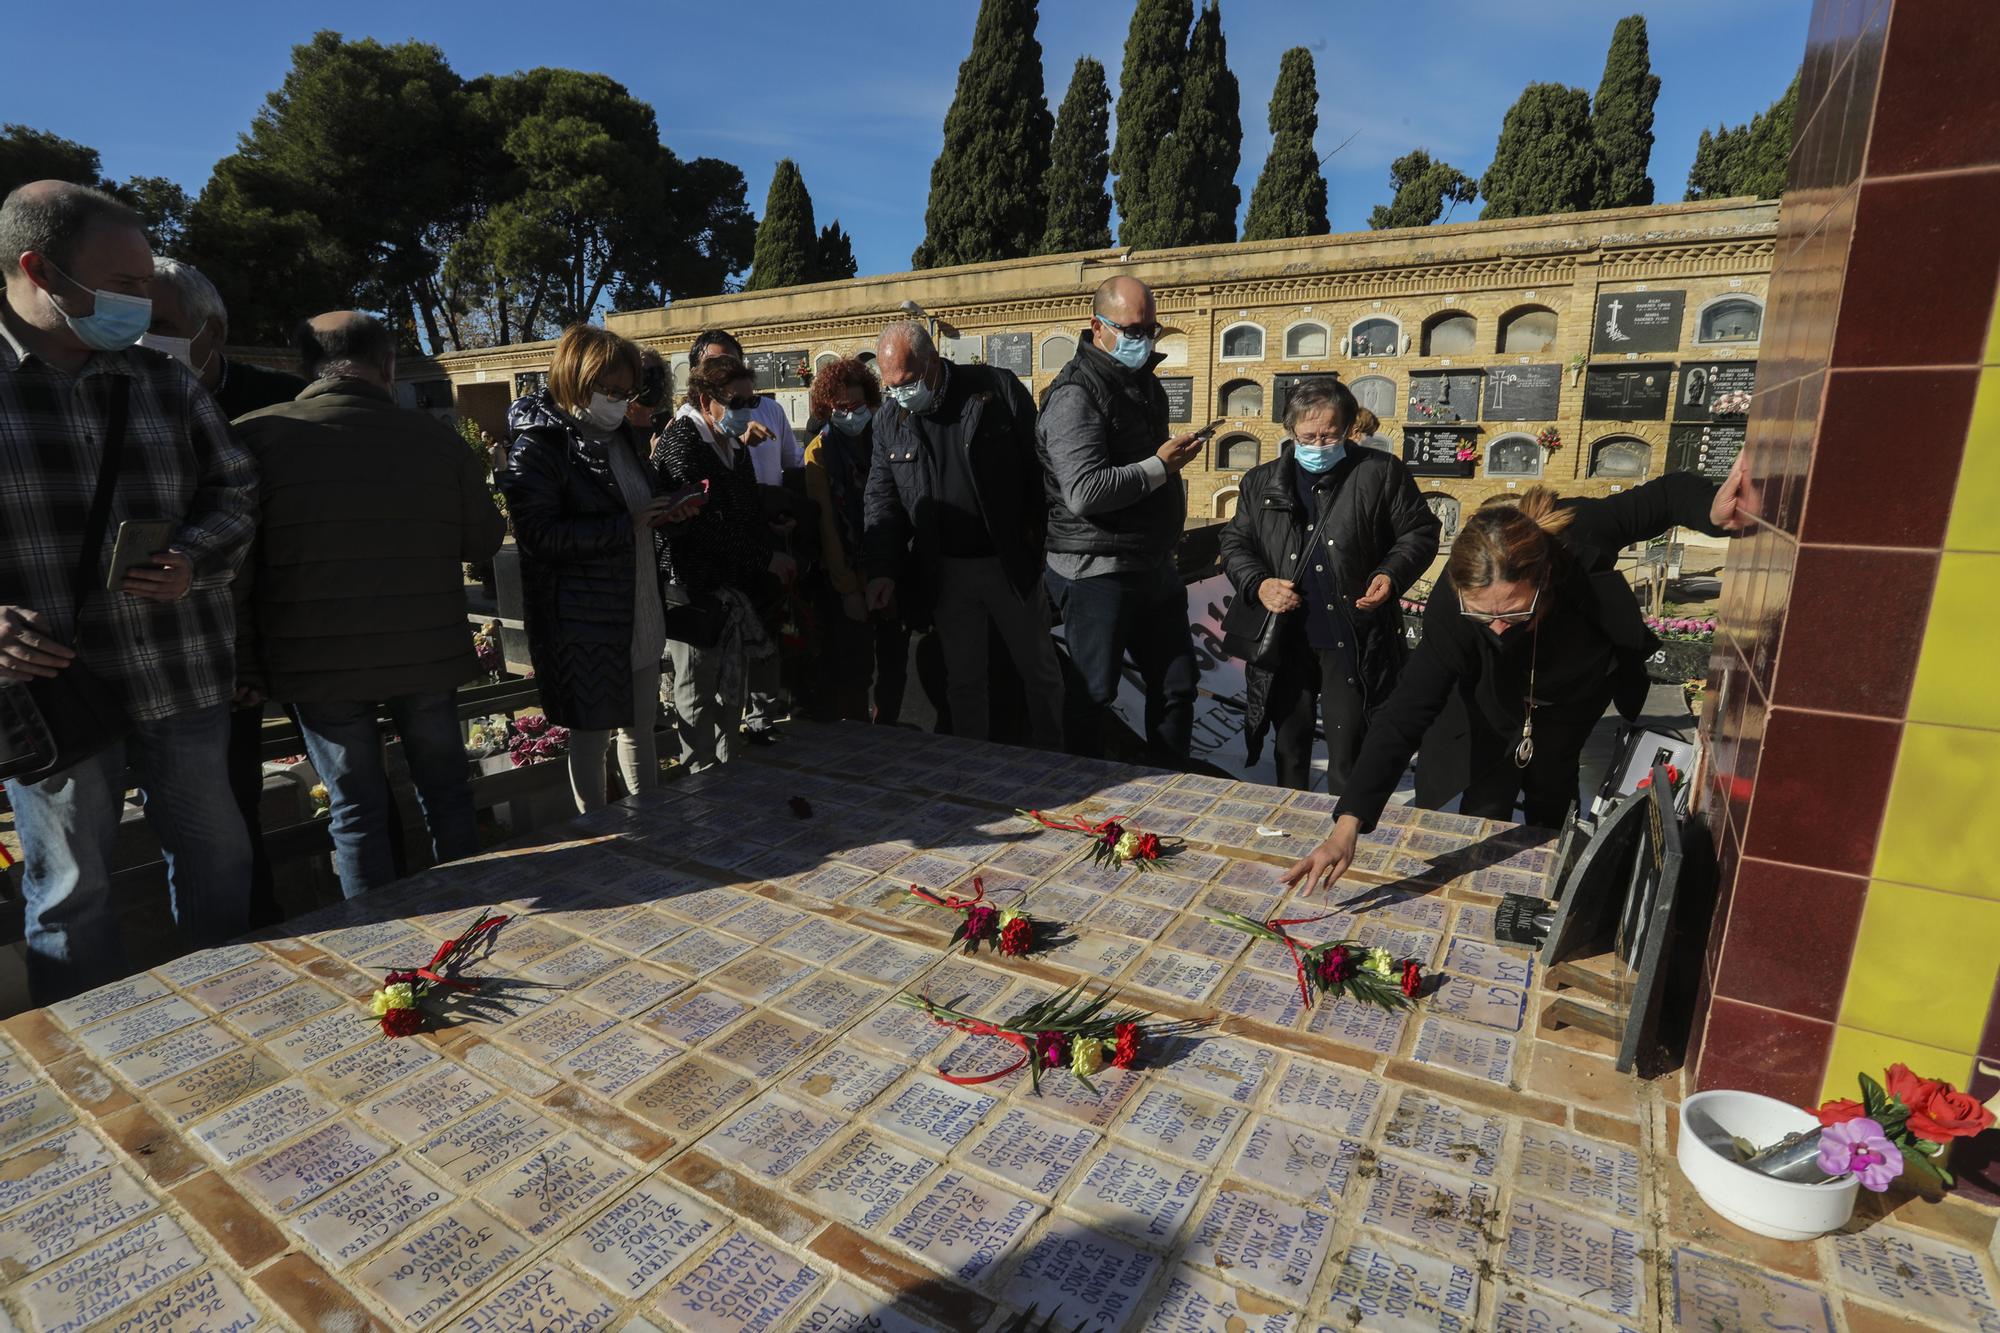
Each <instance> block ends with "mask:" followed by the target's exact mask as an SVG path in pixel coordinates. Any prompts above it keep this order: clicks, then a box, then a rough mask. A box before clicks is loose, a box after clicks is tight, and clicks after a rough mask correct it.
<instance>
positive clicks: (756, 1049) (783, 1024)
mask: <svg viewBox="0 0 2000 1333" xmlns="http://www.w3.org/2000/svg"><path fill="white" fill-rule="evenodd" d="M829 1035H830V1034H828V1033H825V1032H821V1031H819V1030H818V1029H816V1028H811V1027H807V1026H806V1025H805V1024H804V1023H798V1022H794V1021H793V1020H791V1019H789V1018H781V1017H779V1016H778V1015H776V1014H774V1013H770V1012H768V1011H765V1010H759V1011H758V1012H756V1013H754V1014H751V1015H750V1016H749V1017H748V1018H746V1019H744V1020H743V1021H742V1022H741V1023H739V1024H737V1025H736V1026H735V1027H733V1028H731V1029H730V1030H729V1032H728V1033H727V1034H726V1035H724V1036H721V1037H717V1038H714V1039H713V1040H711V1041H709V1042H708V1043H707V1044H706V1045H705V1046H704V1047H703V1048H702V1049H703V1051H704V1052H705V1053H706V1054H708V1055H710V1056H713V1057H714V1058H715V1059H717V1060H720V1061H722V1063H724V1064H726V1065H729V1066H731V1067H732V1068H735V1069H739V1070H741V1071H742V1072H744V1073H746V1074H748V1075H750V1076H751V1077H752V1078H756V1079H770V1078H775V1077H777V1075H778V1074H779V1072H780V1071H782V1070H783V1069H784V1068H785V1066H786V1065H789V1064H791V1063H792V1062H793V1061H794V1060H797V1059H798V1058H799V1057H800V1056H802V1055H805V1054H807V1053H809V1052H810V1051H812V1050H813V1049H814V1048H815V1047H817V1046H819V1045H820V1044H821V1043H822V1042H824V1041H826V1040H827V1039H828V1037H829Z"/></svg>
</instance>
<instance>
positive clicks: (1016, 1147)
mask: <svg viewBox="0 0 2000 1333" xmlns="http://www.w3.org/2000/svg"><path fill="white" fill-rule="evenodd" d="M1101 1137H1102V1136H1101V1135H1099V1134H1098V1133H1097V1131H1095V1130H1092V1129H1086V1128H1084V1127H1083V1126H1081V1125H1074V1124H1070V1123H1068V1122H1067V1121H1063V1120H1058V1119H1056V1118H1054V1117H1052V1116H1048V1115H1044V1114H1043V1113H1042V1112H1040V1111H1037V1110H1035V1109H1033V1108H1032V1107H1027V1106H1018V1105H1010V1106H1005V1107H1002V1108H1001V1110H1000V1111H999V1113H998V1114H997V1115H995V1116H992V1117H989V1118H988V1119H987V1121H986V1122H985V1124H984V1125H983V1126H982V1127H981V1128H980V1130H979V1131H978V1132H977V1133H975V1134H974V1135H973V1136H972V1137H971V1138H970V1139H968V1140H967V1141H966V1144H965V1149H964V1152H963V1153H962V1160H963V1161H964V1162H966V1163H967V1164H968V1165H971V1166H976V1167H978V1168H979V1169H980V1170H982V1171H985V1172H987V1173H989V1174H991V1175H994V1176H998V1177H999V1178H1000V1179H1001V1180H1004V1181H1006V1182H1007V1183H1008V1184H1009V1185H1012V1186H1014V1187H1015V1188H1016V1189H1019V1190H1023V1191H1025V1192H1027V1193H1029V1194H1033V1195H1035V1196H1036V1197H1038V1198H1041V1199H1052V1198H1054V1197H1055V1195H1056V1194H1057V1192H1058V1191H1060V1190H1061V1189H1062V1188H1063V1186H1064V1184H1065V1182H1067V1181H1069V1180H1070V1179H1071V1178H1072V1177H1073V1176H1075V1174H1076V1171H1077V1168H1078V1167H1080V1166H1081V1165H1082V1164H1083V1159H1084V1158H1085V1157H1086V1156H1087V1155H1088V1154H1089V1152H1090V1150H1091V1149H1092V1148H1093V1147H1095V1146H1096V1145H1097V1143H1098V1142H1099V1140H1100V1138H1101Z"/></svg>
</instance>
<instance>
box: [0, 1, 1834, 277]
mask: <svg viewBox="0 0 2000 1333" xmlns="http://www.w3.org/2000/svg"><path fill="white" fill-rule="evenodd" d="M1131 10H1132V5H1131V3H1129V0H1046V2H1045V3H1044V4H1043V5H1042V7H1041V15H1042V16H1041V25H1040V29H1039V33H1038V35H1039V37H1040V39H1041V43H1042V53H1043V62H1044V69H1045V71H1046V73H1045V79H1046V83H1047V91H1048V99H1049V105H1050V109H1051V110H1052V111H1053V110H1054V108H1055V107H1056V106H1057V105H1058V104H1059V103H1060V101H1061V99H1062V95H1063V91H1064V89H1065V88H1066V87H1067V86H1068V81H1069V75H1070V70H1071V68H1072V66H1073V65H1074V64H1075V62H1076V58H1077V57H1078V56H1079V55H1093V56H1096V57H1097V58H1098V59H1099V60H1101V61H1102V62H1103V63H1104V66H1105V69H1106V72H1107V73H1108V75H1109V76H1110V79H1111V81H1112V86H1113V95H1114V97H1115V96H1116V87H1117V79H1118V67H1119V62H1120V56H1121V54H1122V52H1123V48H1124V42H1125V30H1126V26H1127V24H1128V22H1129V20H1130V16H1131ZM1635 11H1636V12H1640V13H1643V14H1645V15H1646V18H1647V26H1648V29H1649V33H1650V38H1651V42H1652V59H1653V69H1654V72H1655V73H1657V74H1659V75H1660V78H1661V82H1662V88H1661V92H1660V100H1659V105H1658V107H1657V109H1656V115H1657V120H1656V123H1655V126H1654V135H1655V144H1654V147H1653V158H1652V167H1651V174H1652V176H1653V180H1654V182H1655V185H1656V197H1658V198H1659V199H1661V200H1673V199H1679V198H1680V197H1681V194H1682V192H1683V190H1684V188H1685V185H1686V180H1687V169H1688V164H1689V162H1690V161H1691V160H1692V159H1693V156H1694V147H1695V139H1696V136H1697V135H1698V134H1699V132H1700V130H1701V129H1702V127H1703V126H1712V125H1715V124H1716V123H1718V122H1725V121H1726V122H1729V123H1732V124H1733V123H1736V122H1738V121H1743V120H1747V119H1749V117H1750V116H1752V115H1754V114H1755V113H1757V112H1759V111H1761V110H1763V109H1764V108H1765V107H1766V106H1768V105H1769V104H1770V103H1771V101H1772V100H1773V99H1775V98H1776V97H1777V96H1778V95H1779V94H1780V93H1781V92H1783V91H1784V87H1785V84H1786V83H1787V82H1788V81H1789V80H1790V78H1791V76H1792V73H1793V71H1794V70H1795V69H1796V68H1797V65H1798V62H1799V58H1800V55H1801V53H1802V51H1803V48H1804V44H1805V33H1806V24H1807V19H1808V17H1809V15H1810V12H1811V3H1810V0H1637V2H1636V3H1635V0H1517V2H1516V3H1511V4H1497V3H1492V2H1491V0H1393V2H1392V3H1376V2H1375V0H1222V16H1223V29H1224V33H1225V35H1226V36H1227V38H1228V41H1229V63H1230V68H1231V69H1232V70H1234V71H1235V74H1236V77H1237V80H1238V82H1239V83H1240V84H1241V87H1242V93H1243V124H1244V136H1243V165H1242V169H1241V171H1240V173H1239V175H1238V183H1239V185H1240V186H1241V188H1242V191H1243V198H1244V202H1245V203H1246V204H1247V203H1248V201H1249V196H1250V189H1251V186H1252V185H1254V184H1255V182H1256V179H1257V173H1258V171H1259V170H1260V169H1261V168H1262V166H1263V162H1264V156H1265V153H1266V151H1267V150H1268V148H1269V146H1270V133H1269V130H1268V129H1267V128H1266V124H1265V117H1266V114H1267V108H1268V105H1269V101H1270V96H1271V87H1272V84H1273V82H1274V81H1275V80H1276V77H1277V70H1278V60H1279V57H1280V56H1281V55H1282V53H1283V52H1284V50H1285V49H1286V48H1287V47H1290V46H1295V45H1304V46H1307V47H1310V48H1312V49H1313V52H1314V60H1315V63H1316V64H1317V66H1318V72H1319V90H1320V129H1319V147H1320V151H1321V152H1322V153H1328V152H1332V151H1333V150H1334V149H1335V148H1336V147H1337V146H1338V145H1339V144H1340V143H1341V142H1342V141H1343V140H1346V139H1347V138H1348V137H1349V136H1350V135H1352V136H1353V139H1352V141H1351V142H1350V143H1348V144H1347V147H1346V148H1344V149H1342V150H1341V151H1340V152H1339V153H1337V154H1336V155H1335V156H1333V157H1332V158H1331V159H1330V160H1329V161H1328V162H1327V163H1326V166H1325V170H1326V173H1327V182H1328V186H1329V190H1330V194H1331V211H1332V219H1333V227H1334V230H1335V231H1345V230H1357V229H1360V228H1364V227H1366V226H1367V218H1368V210H1369V209H1370V208H1371V207H1372V206H1373V205H1375V204H1378V203H1384V202H1386V201H1387V199H1388V193H1389V192H1388V167H1389V163H1390V162H1391V161H1392V160H1393V159H1394V158H1396V157H1398V156H1400V155H1401V154H1403V153H1405V152H1407V151H1409V150H1410V149H1411V148H1415V147H1419V146H1421V147H1425V148H1428V149H1429V150H1430V151H1431V153H1432V155H1433V156H1436V157H1442V158H1443V159H1444V160H1446V161H1448V162H1450V163H1451V164H1452V165H1453V166H1456V167H1458V168H1459V169H1460V170H1462V171H1465V172H1466V173H1467V174H1469V175H1472V176H1474V177H1477V176H1478V175H1479V173H1480V172H1481V171H1483V170H1484V169H1485V167H1486V164H1487V161H1488V159H1489V158H1490V157H1491V156H1492V152H1493V144H1494V140H1495V138H1496V136H1497V135H1498V133H1499V128H1500V121H1501V118H1502V117H1503V116H1504V115H1505V113H1506V110H1507V107H1508V105H1509V104H1510V103H1512V101H1513V100H1514V98H1515V97H1516V96H1518V95H1519V93H1520V91H1521V88H1522V86H1523V85H1525V84H1527V83H1529V82H1534V81H1551V80H1552V81H1559V82H1563V83H1569V84H1576V85H1578V86H1581V87H1583V88H1586V89H1588V90H1590V91H1592V92H1594V91H1595V90H1596V87H1597V80H1598V76H1599V75H1600V74H1601V72H1602V71H1603V66H1604V51H1605V46H1606V44H1607V43H1608V42H1609V40H1610V36H1611V29H1612V26H1613V25H1614V24H1615V23H1616V21H1617V20H1618V18H1619V17H1620V16H1622V15H1624V14H1627V13H1632V12H1635ZM976 13H977V4H976V2H975V0H867V3H865V4H855V5H844V4H839V3H834V4H827V3H806V0H759V2H758V3H755V4H752V5H747V6H745V7H743V8H742V9H740V10H739V9H737V8H736V7H734V6H730V5H724V6H704V5H699V4H685V3H664V2H663V0H604V2H602V3H598V4H593V5H570V6H562V5H551V4H549V3H546V0H542V2H541V3H532V4H531V3H521V2H519V0H480V3H477V4H474V3H463V2H461V0H448V2H447V0H425V2H424V3H410V0H397V2H396V3H379V2H377V0H349V3H345V4H341V5H328V6H309V5H304V4H299V3H294V2H293V0H262V3H244V2H243V0H202V3H201V4H200V5H198V6H197V5H189V6H179V5H162V4H158V3H156V2H151V3H136V2H135V0H100V3H98V4H95V5H88V6H75V5H69V6H63V5H37V6H34V7H32V8H28V9H24V10H22V11H21V12H19V13H17V14H15V15H14V16H12V17H11V18H10V20H9V22H8V38H9V43H10V45H12V46H13V48H14V50H15V52H16V54H17V57H18V56H21V55H27V56H29V57H30V58H27V59H21V58H17V59H15V60H14V61H12V62H10V63H11V64H12V66H13V68H12V69H11V70H10V73H9V77H8V79H7V81H6V83H5V84H4V86H0V121H10V122H11V121H18V122H24V123H27V124H30V125H33V126H36V127H37V128H41V129H46V130H52V131H54V132H56V133H58V134H62V135H65V136H67V137H69V138H72V139H77V140H80V141H82V142H84V143H88V144H90V145H92V146H94V147H96V148H98V149H99V150H100V151H101V152H102V153H103V154H104V165H105V170H106V172H107V173H108V174H110V175H112V176H115V177H124V176H130V175H163V176H170V177H173V178H174V179H176V180H179V181H180V182H182V183H183V184H184V185H186V186H187V187H188V188H189V189H190V190H191V191H192V190H198V189H199V188H200V187H201V185H202V183H203V182H204V181H205V180H207V178H208V174H209V169H210V168H211V167H212V166H213V165H214V163H215V161H216V160H217V159H218V158H220V157H222V156H224V155H226V154H227V153H229V152H230V151H232V150H233V148H234V147H235V143H236V136H237V134H238V133H239V132H241V131H242V130H243V129H244V128H245V127H246V126H247V125H248V124H249V123H250V120H251V118H252V117H253V116H254V115H255V114H256V112H257V110H258V108H259V106H260V105H261V104H262V101H263V98H264V94H265V93H266V92H267V91H268V90H270V89H272V88H274V87H276V86H277V85H278V83H279V82H280V81H281V80H282V78H283V76H284V72H285V70H286V68H287V67H288V65H289V63H290V51H291V48H292V46H293V45H294V44H296V43H298V42H302V41H305V40H307V39H308V38H309V37H310V36H311V35H312V33H313V32H314V31H315V30H316V29H319V28H326V27H330V28H333V29H335V30H337V31H340V32H342V33H344V34H346V35H348V36H350V37H361V36H369V37H374V38H376V39H378V40H380V41H384V42H390V41H401V40H405V39H409V38H417V39H421V40H423V41H428V42H434V43H436V44H437V45H438V46H440V47H441V48H443V50H444V52H445V55H446V57H447V58H448V59H449V60H450V62H451V64H452V66H453V67H454V68H455V69H457V70H458V71H459V72H460V73H461V74H465V75H468V76H470V75H474V74H480V73H487V72H493V71H509V70H516V69H524V68H531V67H533V66H536V65H566V66H573V67H575V68H579V69H592V70H599V71H601V72H603V73H605V74H608V75H610V76H611V77H612V78H615V79H617V80H619V81H620V82H621V83H623V84H625V85H626V87H628V88H630V89H631V90H632V91H633V92H634V93H636V94H637V95H639V96H640V97H643V98H645V99H646V100H648V101H650V102H651V103H652V104H653V106H654V108H655V109H656V111H657V112H658V114H659V119H660V125H661V133H662V137H663V138H664V139H665V140H666V142H667V144H668V145H669V146H670V147H672V148H673V149H674V151H675V152H677V153H679V154H681V155H682V156H683V157H697V156H713V157H721V158H726V159H728V160H729V161H732V162H734V163H736V164H737V165H738V166H740V167H741V168H742V169H743V173H744V175H745V176H746V177H747V178H748V181H749V187H750V188H749V201H750V206H751V208H752V210H753V211H755V212H758V213H760V214H761V213H762V211H763V204H764V194H765V191H766V189H767V188H768V186H769V183H770V178H771V170H772V167H773V166H774V165H775V163H776V162H777V160H778V159H779V158H781V157H791V158H793V159H794V160H796V161H797V162H798V163H799V166H800V170H801V171H803V172H804V174H805V180H806V185H807V188H808V189H809V190H811V192H812V196H813V202H814V206H815V209H816V211H817V213H818V216H819V220H820V221H821V222H822V223H824V222H825V221H827V220H828V219H829V218H831V217H838V218H839V219H840V220H841V222H842V224H843V225H844V226H845V227H846V228H847V229H848V230H849V231H850V232H851V233H853V235H854V248H855V254H856V257H857V259H858V260H859V261H860V265H861V271H862V272H864V273H868V272H888V271H897V270H901V269H904V268H907V267H908V261H909V255H910V251H911V250H912V249H913V248H914V247H915V246H916V244H917V242H918V241H920V240H921V239H922V237H923V215H924V204H925V201H926V199H927V197H928V193H929V181H930V168H931V162H932V159H933V158H934V157H935V156H936V155H937V151H938V146H939V144H940V142H941V140H942V137H943V125H944V114H945V109H946V108H947V107H948V106H949V105H950V102H951V95H952V90H953V86H954V84H955V82H956V79H957V73H958V65H959V62H960V61H962V60H963V59H964V58H965V55H966V52H967V50H968V48H969V47H970V44H971V37H972V26H973V19H974V17H975V15H976ZM737 15H741V16H744V20H745V21H743V22H741V23H740V24H738V25H737V26H736V27H735V29H734V31H730V30H729V28H728V24H729V22H730V20H731V19H732V17H734V16H737ZM836 16H837V17H836ZM1477 207H1478V205H1477V204H1475V205H1473V206H1472V209H1470V210H1468V209H1466V208H1464V207H1461V208H1460V209H1459V211H1458V212H1457V213H1456V214H1455V215H1454V220H1465V219H1467V218H1468V217H1472V216H1477V212H1476V210H1477Z"/></svg>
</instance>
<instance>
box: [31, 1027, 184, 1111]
mask: <svg viewBox="0 0 2000 1333" xmlns="http://www.w3.org/2000/svg"><path fill="white" fill-rule="evenodd" d="M168 1040H172V1038H168ZM41 1080H42V1071H41V1070H39V1069H37V1068H36V1067H35V1066H34V1065H32V1064H30V1063H29V1062H28V1061H26V1060H23V1059H20V1058H18V1057H17V1056H15V1055H14V1054H13V1053H12V1050H11V1048H10V1047H8V1046H7V1045H6V1043H5V1042H4V1041H0V1098H6V1097H18V1096H19V1095H20V1094H22V1093H24V1092H26V1091H27V1090H28V1089H30V1088H32V1087H34V1086H35V1084H37V1083H39V1082H41Z"/></svg>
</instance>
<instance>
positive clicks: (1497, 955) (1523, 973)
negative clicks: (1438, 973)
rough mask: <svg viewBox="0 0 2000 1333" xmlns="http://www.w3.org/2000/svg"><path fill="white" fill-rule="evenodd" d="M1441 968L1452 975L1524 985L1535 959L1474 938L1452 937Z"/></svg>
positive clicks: (1504, 983)
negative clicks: (1453, 938)
mask: <svg viewBox="0 0 2000 1333" xmlns="http://www.w3.org/2000/svg"><path fill="white" fill-rule="evenodd" d="M1444 970H1445V972H1447V973H1448V974H1450V975H1451V976H1452V977H1453V978H1474V979H1477V980H1481V981H1494V982H1498V983H1500V984H1501V985H1503V986H1516V987H1522V988H1526V987H1527V986H1528V985H1529V983H1530V982H1532V981H1533V979H1534V975H1535V960H1534V959H1533V957H1531V956H1529V955H1527V954H1523V953H1521V952H1520V951H1518V950H1514V949H1506V948H1502V947H1501V946H1500V945H1498V944H1489V943H1486V942H1484V941H1481V940H1476V939H1455V940H1453V941H1452V942H1451V948H1450V950H1449V951H1448V952H1447V953H1446V954H1445V960H1444Z"/></svg>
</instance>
